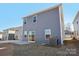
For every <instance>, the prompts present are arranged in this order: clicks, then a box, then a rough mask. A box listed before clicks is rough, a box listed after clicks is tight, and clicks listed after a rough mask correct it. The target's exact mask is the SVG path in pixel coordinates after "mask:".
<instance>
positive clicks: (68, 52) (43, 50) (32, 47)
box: [0, 40, 79, 56]
mask: <svg viewBox="0 0 79 59" xmlns="http://www.w3.org/2000/svg"><path fill="white" fill-rule="evenodd" d="M64 43H65V44H64V45H63V46H47V45H45V46H42V45H37V44H33V43H32V44H28V45H17V44H11V43H6V44H0V56H75V55H76V56H79V41H77V40H67V41H64Z"/></svg>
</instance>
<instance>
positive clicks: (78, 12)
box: [73, 11, 79, 23]
mask: <svg viewBox="0 0 79 59" xmlns="http://www.w3.org/2000/svg"><path fill="white" fill-rule="evenodd" d="M78 15H79V11H77V13H76V16H75V18H74V20H73V23H74V22H75V21H76V18H77V16H78Z"/></svg>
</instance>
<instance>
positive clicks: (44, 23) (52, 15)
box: [23, 6, 64, 44]
mask: <svg viewBox="0 0 79 59" xmlns="http://www.w3.org/2000/svg"><path fill="white" fill-rule="evenodd" d="M61 10H62V8H61V6H58V7H56V8H54V9H51V10H49V11H46V12H42V13H38V14H36V16H37V20H36V23H33V16H35V15H33V16H29V17H26V21H27V22H26V24H23V33H24V31H27V32H29V31H35V32H36V35H35V37H36V42H37V43H46V41H47V40H45V29H51V35H52V37H55V38H57V39H59V40H60V42H61V44H63V39H64V21H63V19H62V11H61ZM24 20H25V19H24ZM23 40H26V41H28V38H25V37H24V36H23Z"/></svg>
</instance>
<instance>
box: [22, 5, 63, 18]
mask: <svg viewBox="0 0 79 59" xmlns="http://www.w3.org/2000/svg"><path fill="white" fill-rule="evenodd" d="M59 6H62V4H58V5H56V6H53V7H50V8H47V9H44V10H41V11H38V12H36V13H32V14H29V15H27V16H25V17H22V18H27V17H30V16H33V15H36V14H39V13H42V12H46V11H49V10H52V9H55V8H57V7H59Z"/></svg>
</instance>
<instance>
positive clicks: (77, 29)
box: [73, 12, 79, 40]
mask: <svg viewBox="0 0 79 59" xmlns="http://www.w3.org/2000/svg"><path fill="white" fill-rule="evenodd" d="M73 25H74V35H75V37H76V38H77V39H78V40H79V12H78V14H77V16H76V18H75V21H74V22H73Z"/></svg>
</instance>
